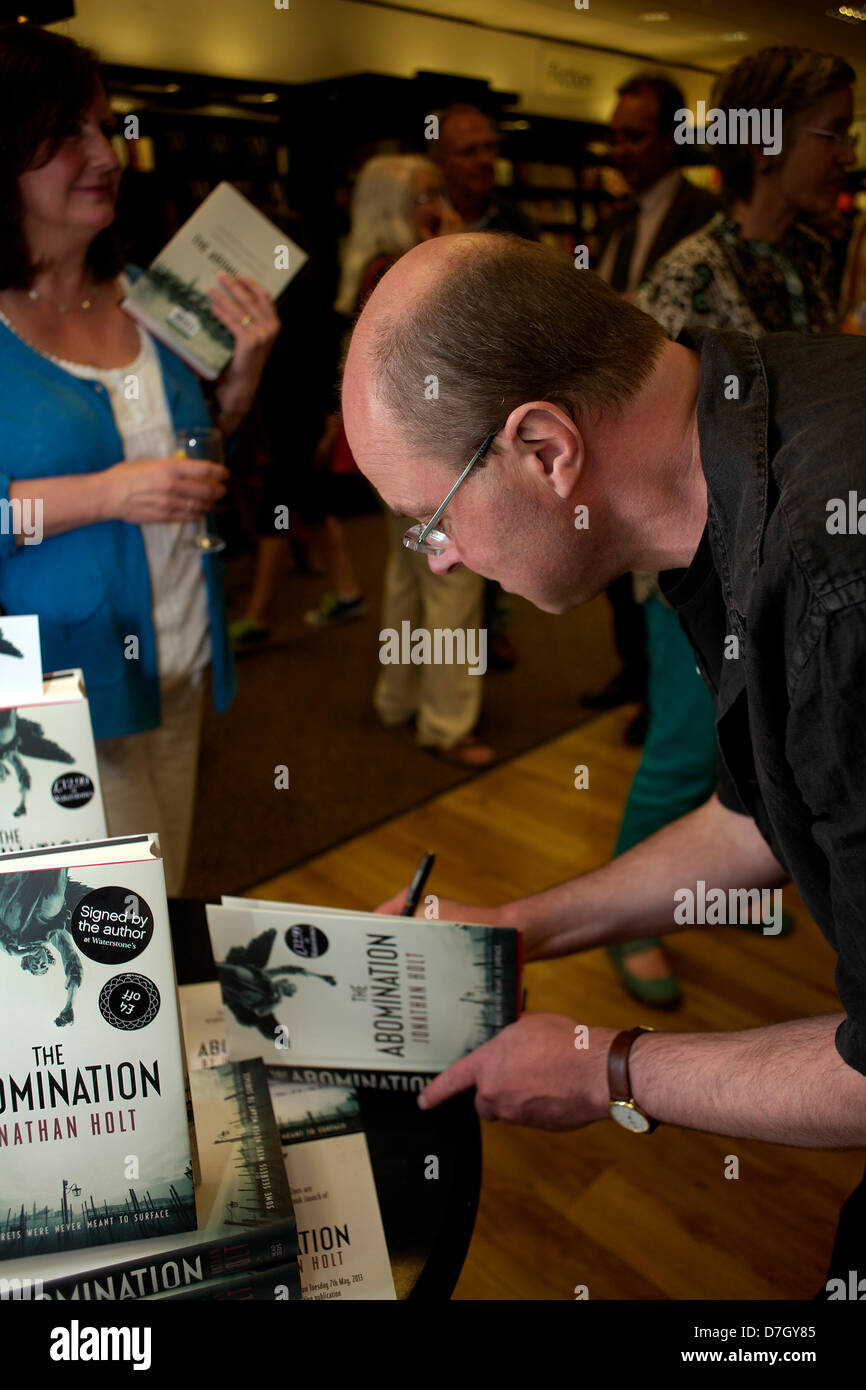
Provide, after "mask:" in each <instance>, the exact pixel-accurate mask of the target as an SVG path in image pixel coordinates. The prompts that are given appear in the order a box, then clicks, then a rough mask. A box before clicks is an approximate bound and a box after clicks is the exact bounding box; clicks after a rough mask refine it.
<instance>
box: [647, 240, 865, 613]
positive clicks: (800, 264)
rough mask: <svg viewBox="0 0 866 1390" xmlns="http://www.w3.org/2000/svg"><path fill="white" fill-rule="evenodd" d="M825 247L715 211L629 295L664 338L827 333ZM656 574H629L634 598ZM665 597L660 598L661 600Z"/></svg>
mask: <svg viewBox="0 0 866 1390" xmlns="http://www.w3.org/2000/svg"><path fill="white" fill-rule="evenodd" d="M830 270H831V258H830V252H829V249H828V248H827V246H826V245H825V243H824V241H823V240H822V239H821V237H819V236H818V235H817V234H816V233H815V232H811V231H809V229H808V228H807V227H803V226H801V225H800V224H799V223H795V224H794V225H793V227H791V229H790V231H789V232H788V234H787V236H786V237H785V239H784V241H783V242H782V243H781V244H780V245H779V246H773V245H771V244H770V243H769V242H767V241H747V240H746V239H745V237H743V236H742V235H741V234H740V228H739V224H738V223H736V222H732V221H730V220H729V219H728V218H727V217H726V216H725V214H724V213H723V212H717V213H716V215H715V217H713V218H712V219H711V220H710V221H709V222H708V223H707V225H706V226H705V227H701V229H700V231H698V232H694V233H693V234H692V236H688V237H685V239H684V240H683V241H680V242H678V243H677V245H676V246H675V247H674V248H673V250H672V251H669V252H668V254H667V255H666V256H664V257H662V259H661V260H660V261H658V262H657V263H656V265H655V266H654V268H653V271H652V274H651V275H650V276H649V278H648V279H646V280H644V281H643V283H642V284H641V285H640V287H639V289H638V291H637V294H636V295H635V299H634V302H635V304H636V305H637V307H638V308H639V309H643V310H644V311H645V312H646V313H648V314H651V315H652V317H653V318H654V319H655V320H656V321H657V322H658V323H660V324H661V326H662V328H663V329H664V330H665V332H666V333H667V335H668V337H669V338H676V337H677V335H678V334H679V333H680V332H682V330H683V329H684V328H717V329H724V328H730V329H739V330H740V331H741V332H743V333H751V334H753V336H754V337H756V338H760V337H761V336H762V334H764V333H785V332H789V333H790V332H800V333H831V332H832V331H833V330H834V329H835V328H836V324H837V320H838V313H837V309H836V305H835V303H834V299H833V295H832V292H831V290H830V287H829V276H830ZM655 579H656V576H655V575H654V574H653V575H651V574H646V573H644V572H643V571H640V572H636V573H635V574H634V591H635V597H636V598H637V599H638V601H640V602H643V600H645V599H647V598H649V597H650V595H653V594H654V595H655V596H656V597H658V598H661V594H660V592H659V590H658V587H657V585H656V582H655ZM662 602H664V599H662Z"/></svg>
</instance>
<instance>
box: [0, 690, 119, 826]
mask: <svg viewBox="0 0 866 1390" xmlns="http://www.w3.org/2000/svg"><path fill="white" fill-rule="evenodd" d="M106 833H107V832H106V828H105V814H104V812H103V809H102V795H101V791H100V785H99V768H98V766H97V762H96V749H95V746H94V742H93V730H92V728H91V725H90V711H89V707H88V703H87V695H86V693H85V689H84V679H83V676H82V673H81V672H80V671H60V672H57V673H55V674H53V675H47V676H45V678H44V680H43V681H42V694H41V697H40V698H39V699H38V700H29V701H25V702H19V703H18V704H15V705H7V704H6V702H5V700H4V699H3V697H2V696H0V854H6V853H14V852H15V851H16V850H22V849H40V848H45V847H47V846H48V845H58V844H66V843H68V842H71V841H82V840H104V839H105V838H106Z"/></svg>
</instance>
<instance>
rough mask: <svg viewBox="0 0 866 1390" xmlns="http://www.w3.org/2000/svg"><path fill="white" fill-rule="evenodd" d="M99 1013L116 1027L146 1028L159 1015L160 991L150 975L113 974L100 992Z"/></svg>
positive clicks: (127, 1030) (125, 1028)
mask: <svg viewBox="0 0 866 1390" xmlns="http://www.w3.org/2000/svg"><path fill="white" fill-rule="evenodd" d="M99 1012H100V1013H101V1014H102V1017H103V1018H104V1019H105V1021H106V1023H110V1024H111V1026H112V1028H123V1029H124V1030H125V1031H126V1032H130V1033H131V1032H133V1031H134V1030H135V1029H136V1028H146V1027H147V1025H148V1023H152V1022H153V1020H154V1019H155V1018H156V1016H157V1014H158V1013H159V990H158V989H157V987H156V985H155V984H154V983H153V980H149V979H148V978H147V976H146V975H135V974H123V975H113V976H112V978H111V979H110V980H107V981H106V983H105V984H104V985H103V986H102V989H101V990H100V991H99Z"/></svg>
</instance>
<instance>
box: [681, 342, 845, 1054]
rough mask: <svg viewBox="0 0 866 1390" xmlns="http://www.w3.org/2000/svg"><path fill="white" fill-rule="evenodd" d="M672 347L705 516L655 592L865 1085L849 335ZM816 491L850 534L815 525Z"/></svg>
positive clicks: (729, 801) (734, 794) (725, 791)
mask: <svg viewBox="0 0 866 1390" xmlns="http://www.w3.org/2000/svg"><path fill="white" fill-rule="evenodd" d="M679 341H680V342H682V343H684V344H685V345H686V346H692V347H695V348H697V350H698V351H699V352H700V354H701V376H700V389H699V397H698V433H699V436H700V447H701V465H702V467H703V471H704V475H705V477H706V480H707V500H708V516H707V526H706V529H705V531H704V535H703V538H702V540H701V544H700V546H699V548H698V550H697V552H696V554H695V556H694V559H693V560H692V563H691V564H690V566H689V568H688V569H687V570H677V571H673V570H671V571H668V572H667V573H666V574H663V575H661V576H660V584H661V588H662V592H663V593H664V596H665V598H667V599H668V601H669V602H670V603H671V604H672V605H673V607H674V608H675V609H676V610H677V612H678V614H679V618H680V623H681V625H682V627H683V629H684V631H685V633H686V635H687V636H688V638H689V640H690V641H691V644H692V646H693V647H694V649H695V653H696V655H697V659H698V667H699V669H700V672H701V675H702V676H703V678H704V680H705V681H706V683H707V685H708V686H709V688H710V690H711V692H712V694H713V697H714V699H715V702H716V714H717V718H716V732H717V739H718V750H719V785H718V795H719V798H720V800H721V801H722V802H723V804H724V805H726V806H728V807H730V808H731V809H733V810H736V811H739V812H745V813H746V814H748V815H750V816H752V817H753V819H754V820H755V823H756V825H757V826H758V828H759V830H760V831H761V833H762V835H763V836H764V838H765V840H766V841H767V843H768V844H769V846H770V848H771V849H772V851H773V853H774V854H775V856H776V858H777V859H778V860H779V861H780V863H781V864H783V865H784V866H785V868H786V869H787V870H788V873H789V874H790V876H791V878H792V879H793V881H794V883H795V884H796V886H797V888H798V889H799V891H800V894H801V895H802V898H803V901H804V902H805V904H806V906H807V907H808V909H809V911H810V912H811V914H812V916H813V917H814V919H815V921H816V922H817V924H818V926H819V927H820V929H821V931H822V932H823V934H824V936H825V937H826V938H827V940H828V941H829V942H830V944H831V946H832V947H833V948H834V950H835V951H836V953H837V957H838V959H837V964H836V988H837V990H838V993H839V998H840V1000H841V1002H842V1006H843V1008H844V1010H845V1013H846V1015H847V1017H846V1019H845V1021H844V1022H843V1023H842V1024H840V1026H839V1029H838V1030H837V1033H836V1047H837V1050H838V1052H839V1055H840V1056H841V1057H842V1058H843V1060H844V1061H845V1062H847V1063H848V1065H849V1066H851V1067H853V1068H854V1069H855V1070H856V1071H859V1072H862V1073H863V1074H864V1075H866V340H864V339H862V338H857V337H845V336H843V335H838V336H828V337H823V338H810V337H806V336H803V335H800V334H794V333H790V334H789V333H777V334H772V335H770V336H767V337H763V338H758V339H755V338H751V337H749V336H747V335H746V334H744V333H733V332H725V333H720V332H713V331H711V330H706V329H705V330H692V331H691V332H686V333H683V334H681V335H680V338H679ZM852 493H853V494H854V497H853V498H851V497H850V496H849V494H852ZM861 498H862V499H863V514H862V520H861V523H860V524H861V525H862V528H863V533H862V534H861V533H860V532H859V530H857V529H856V525H857V519H858V518H859V516H860V514H859V513H858V512H857V511H856V505H857V501H858V500H859V499H861ZM834 499H837V500H838V501H839V503H840V504H842V503H844V515H845V517H846V518H847V516H848V513H849V511H850V509H851V506H852V504H853V506H854V509H855V510H854V512H853V514H852V515H853V518H854V524H855V529H854V531H853V533H844V532H843V533H841V534H836V533H835V531H834V530H833V529H832V528H833V527H834V526H835V525H836V521H835V517H836V516H837V515H841V511H840V508H839V507H835V508H833V512H832V513H831V512H829V511H828V503H831V502H833V500H834ZM828 524H829V529H828ZM731 637H736V638H737V639H738V640H737V644H734V643H732V642H731V641H730V640H729V639H730V638H731ZM737 648H738V654H737V655H726V651H727V652H728V653H732V652H734V651H736V650H737ZM741 886H742V887H744V888H747V887H753V886H754V887H757V886H758V885H749V884H743V885H741Z"/></svg>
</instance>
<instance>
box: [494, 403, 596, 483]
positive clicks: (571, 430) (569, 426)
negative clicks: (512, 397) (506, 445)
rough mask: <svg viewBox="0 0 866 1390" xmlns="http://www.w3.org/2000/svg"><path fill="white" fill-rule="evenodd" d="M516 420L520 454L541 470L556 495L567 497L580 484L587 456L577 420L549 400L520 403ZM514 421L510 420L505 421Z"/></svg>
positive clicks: (516, 437)
mask: <svg viewBox="0 0 866 1390" xmlns="http://www.w3.org/2000/svg"><path fill="white" fill-rule="evenodd" d="M518 411H519V412H521V414H520V418H519V419H517V420H515V422H514V434H515V443H516V444H517V445H518V447H520V446H522V448H520V452H521V454H523V455H524V456H525V457H526V459H527V460H528V461H529V462H530V464H531V463H532V459H533V457H534V459H535V460H536V463H535V467H536V468H537V469H538V471H540V472H542V473H543V475H544V479H545V481H546V483H547V484H548V486H549V487H551V488H552V489H553V491H554V492H555V493H556V495H557V497H560V498H563V499H567V498H569V497H571V496H572V494H573V492H574V490H575V488H576V487H577V484H578V481H579V478H580V474H581V471H582V469H583V460H584V453H585V448H584V442H583V435H582V433H581V431H580V429H579V428H578V426H577V425H576V424H575V422H574V421H573V420H572V419H571V418H570V416H568V415H566V413H565V411H564V410H561V409H560V407H559V406H557V405H554V404H552V402H550V401H533V402H532V403H530V404H527V405H523V406H519V407H518V410H517V411H514V412H513V414H514V415H517V414H518ZM509 425H511V420H509V421H508V424H507V425H506V430H508V426H509Z"/></svg>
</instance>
